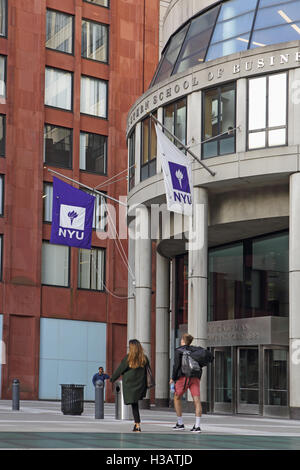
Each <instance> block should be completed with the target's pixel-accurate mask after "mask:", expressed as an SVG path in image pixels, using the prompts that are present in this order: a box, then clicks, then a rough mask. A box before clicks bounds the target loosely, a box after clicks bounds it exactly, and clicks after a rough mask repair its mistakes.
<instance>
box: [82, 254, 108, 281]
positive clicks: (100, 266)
mask: <svg viewBox="0 0 300 470" xmlns="http://www.w3.org/2000/svg"><path fill="white" fill-rule="evenodd" d="M78 262H79V266H78V287H79V288H81V289H91V290H103V289H104V268H105V250H103V249H101V248H92V249H91V250H85V249H80V250H79V256H78Z"/></svg>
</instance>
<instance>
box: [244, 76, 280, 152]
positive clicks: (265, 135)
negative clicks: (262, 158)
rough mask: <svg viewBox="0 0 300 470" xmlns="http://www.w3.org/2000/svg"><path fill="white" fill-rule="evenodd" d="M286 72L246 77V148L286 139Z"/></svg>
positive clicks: (254, 147) (273, 144)
mask: <svg viewBox="0 0 300 470" xmlns="http://www.w3.org/2000/svg"><path fill="white" fill-rule="evenodd" d="M286 126H287V73H280V74H274V75H268V76H264V77H258V78H252V79H249V98H248V149H249V150H251V149H256V148H263V147H274V146H278V145H286V143H287V129H286Z"/></svg>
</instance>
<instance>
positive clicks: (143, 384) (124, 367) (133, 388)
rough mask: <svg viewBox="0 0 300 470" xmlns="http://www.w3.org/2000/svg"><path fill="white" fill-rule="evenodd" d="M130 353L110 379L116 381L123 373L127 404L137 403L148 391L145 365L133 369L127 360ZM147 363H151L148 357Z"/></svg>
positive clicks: (125, 401) (124, 394) (124, 393)
mask: <svg viewBox="0 0 300 470" xmlns="http://www.w3.org/2000/svg"><path fill="white" fill-rule="evenodd" d="M127 358H128V355H127V356H125V357H124V359H123V360H122V362H121V363H120V365H119V367H118V368H117V369H116V370H115V372H114V373H113V374H112V376H111V379H110V381H111V382H115V381H116V380H117V379H118V378H119V377H120V376H121V375H122V376H123V377H122V382H123V397H124V403H125V405H129V404H131V403H137V402H138V401H139V400H142V399H143V398H144V397H145V396H146V393H147V373H146V366H145V367H137V368H136V369H131V368H130V367H129V365H128V361H127ZM147 363H149V361H148V358H147Z"/></svg>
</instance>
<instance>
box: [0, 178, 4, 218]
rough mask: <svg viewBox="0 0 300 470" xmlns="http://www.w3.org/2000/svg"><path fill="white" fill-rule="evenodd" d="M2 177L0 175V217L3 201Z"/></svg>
mask: <svg viewBox="0 0 300 470" xmlns="http://www.w3.org/2000/svg"><path fill="white" fill-rule="evenodd" d="M3 190H4V175H0V215H3V209H4V207H3V201H4V192H3Z"/></svg>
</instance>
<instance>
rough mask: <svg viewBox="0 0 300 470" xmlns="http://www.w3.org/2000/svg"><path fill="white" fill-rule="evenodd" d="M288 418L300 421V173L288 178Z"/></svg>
mask: <svg viewBox="0 0 300 470" xmlns="http://www.w3.org/2000/svg"><path fill="white" fill-rule="evenodd" d="M289 237H290V239H289V271H290V273H289V276H290V277H289V281H290V286H289V287H290V289H289V296H290V301H289V304H290V314H289V346H290V370H289V375H290V415H291V418H294V419H300V315H299V305H300V289H299V286H300V173H294V174H293V175H291V176H290V232H289Z"/></svg>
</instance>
